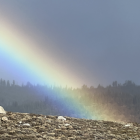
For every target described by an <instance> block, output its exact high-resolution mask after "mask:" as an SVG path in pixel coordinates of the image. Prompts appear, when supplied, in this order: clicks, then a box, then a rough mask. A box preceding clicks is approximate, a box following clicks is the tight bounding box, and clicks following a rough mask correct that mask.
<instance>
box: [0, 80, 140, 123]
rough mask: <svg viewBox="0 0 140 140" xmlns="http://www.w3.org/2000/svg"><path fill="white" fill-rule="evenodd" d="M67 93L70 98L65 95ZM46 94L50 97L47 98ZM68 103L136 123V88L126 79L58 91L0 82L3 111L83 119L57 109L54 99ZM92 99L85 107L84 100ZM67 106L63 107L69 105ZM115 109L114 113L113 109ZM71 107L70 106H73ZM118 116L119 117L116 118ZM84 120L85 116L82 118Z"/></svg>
mask: <svg viewBox="0 0 140 140" xmlns="http://www.w3.org/2000/svg"><path fill="white" fill-rule="evenodd" d="M68 94H70V96H68ZM50 95H54V96H53V98H51V96H50ZM68 98H70V100H71V106H72V101H73V100H74V98H77V100H76V101H77V104H81V101H84V103H83V104H81V106H82V108H92V107H93V106H94V108H95V110H94V111H95V112H96V113H95V115H97V114H100V116H102V114H107V113H108V111H109V114H107V115H109V116H112V117H114V118H115V117H116V120H117V121H131V122H139V123H140V108H139V106H140V85H136V84H135V83H134V82H132V81H130V80H128V81H126V82H124V83H123V84H118V83H117V81H114V82H113V83H112V84H111V85H108V86H106V87H103V86H101V85H100V84H99V85H98V87H96V88H95V87H93V86H91V87H88V86H87V85H83V86H81V88H75V89H73V88H68V87H65V88H62V87H55V86H52V87H48V86H47V85H39V84H38V85H32V84H31V83H30V82H27V84H25V85H22V86H19V85H17V84H15V81H13V82H12V83H10V82H9V81H6V80H3V79H1V80H0V105H1V106H3V107H4V108H5V110H7V111H12V112H26V113H35V114H44V115H64V116H71V117H78V116H81V117H82V118H85V117H86V113H87V112H83V113H82V114H80V115H79V114H76V112H73V110H71V111H67V107H66V105H65V107H64V106H59V103H58V102H57V100H59V99H61V100H62V101H63V100H68ZM88 99H90V100H93V102H91V104H90V105H89V104H88V103H87V102H86V100H88ZM69 105H70V104H67V106H69ZM113 106H115V108H116V109H115V110H113ZM73 107H74V106H73ZM118 114H119V116H118ZM86 118H87V117H86Z"/></svg>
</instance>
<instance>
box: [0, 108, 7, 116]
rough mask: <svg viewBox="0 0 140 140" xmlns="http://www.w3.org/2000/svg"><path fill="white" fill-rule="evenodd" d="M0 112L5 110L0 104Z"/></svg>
mask: <svg viewBox="0 0 140 140" xmlns="http://www.w3.org/2000/svg"><path fill="white" fill-rule="evenodd" d="M0 113H3V114H6V111H5V110H4V108H3V107H2V106H0Z"/></svg>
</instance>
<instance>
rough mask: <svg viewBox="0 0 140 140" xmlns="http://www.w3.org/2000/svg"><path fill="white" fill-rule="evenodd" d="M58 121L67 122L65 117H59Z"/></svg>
mask: <svg viewBox="0 0 140 140" xmlns="http://www.w3.org/2000/svg"><path fill="white" fill-rule="evenodd" d="M58 120H60V121H66V118H64V117H63V116H58Z"/></svg>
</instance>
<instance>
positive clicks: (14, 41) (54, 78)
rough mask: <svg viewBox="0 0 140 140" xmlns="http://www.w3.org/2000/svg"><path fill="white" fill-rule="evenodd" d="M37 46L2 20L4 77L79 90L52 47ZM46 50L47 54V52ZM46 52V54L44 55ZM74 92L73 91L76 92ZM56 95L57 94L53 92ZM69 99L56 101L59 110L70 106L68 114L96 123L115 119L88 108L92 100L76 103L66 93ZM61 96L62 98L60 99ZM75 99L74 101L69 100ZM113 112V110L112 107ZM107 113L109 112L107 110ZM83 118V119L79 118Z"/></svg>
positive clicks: (0, 59)
mask: <svg viewBox="0 0 140 140" xmlns="http://www.w3.org/2000/svg"><path fill="white" fill-rule="evenodd" d="M39 46H40V43H37V42H36V40H35V39H33V38H32V37H30V36H27V34H24V31H23V30H22V29H20V28H19V27H18V26H15V25H12V23H11V22H9V21H8V20H5V19H4V18H1V21H0V64H1V65H2V67H3V68H4V69H5V70H4V71H3V74H7V75H8V76H11V77H13V78H14V77H16V79H17V77H18V78H19V80H20V81H27V80H28V79H29V80H30V81H31V82H34V81H36V82H39V83H43V84H44V83H45V84H46V85H54V84H55V85H56V86H62V87H65V86H66V85H68V86H70V87H75V85H76V86H78V84H79V83H81V81H80V79H79V78H78V77H76V75H75V74H74V73H71V71H70V70H67V69H66V68H65V66H64V65H63V64H61V65H60V63H59V62H57V58H55V56H54V55H53V53H52V52H51V51H50V49H49V48H50V47H51V44H49V43H48V42H46V50H45V51H44V50H42V49H41V48H40V47H39ZM47 48H48V50H47ZM46 52H47V54H46ZM75 91H76V90H75ZM56 92H57V91H56ZM65 94H67V95H68V96H69V97H70V98H69V100H67V101H64V100H62V99H61V98H58V100H57V103H58V104H60V107H61V106H66V107H67V106H69V107H67V110H68V111H69V110H72V111H73V112H76V113H78V114H83V112H86V116H85V118H88V119H97V120H112V121H115V118H114V117H112V116H110V115H109V114H107V113H106V115H105V114H104V113H102V114H101V113H99V112H98V110H100V112H105V110H104V109H103V108H101V107H100V106H99V105H98V104H99V103H100V102H99V103H98V104H96V105H95V106H90V105H91V103H93V100H92V99H89V98H88V97H86V96H85V99H84V100H82V101H81V102H80V105H79V103H77V98H78V95H77V94H76V93H75V94H71V93H69V90H67V91H66V93H65ZM54 96H55V95H52V94H50V95H48V97H49V98H52V99H53V98H54ZM60 96H63V95H60ZM72 96H74V98H71V97H72ZM85 104H86V105H88V106H89V107H88V108H84V105H85ZM112 110H116V108H115V107H112ZM107 112H108V113H109V112H110V110H107ZM78 117H80V118H81V117H82V116H80V115H79V116H78Z"/></svg>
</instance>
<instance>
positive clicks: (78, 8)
mask: <svg viewBox="0 0 140 140" xmlns="http://www.w3.org/2000/svg"><path fill="white" fill-rule="evenodd" d="M139 15H140V1H139V0H135V1H132V0H123V1H122V0H100V1H99V0H49V1H48V0H0V16H3V17H6V18H7V19H8V20H9V21H11V22H12V23H13V24H15V25H17V26H18V27H20V28H22V29H24V30H25V31H27V33H28V35H30V33H31V32H32V30H34V32H36V33H38V35H35V36H36V38H37V36H39V37H40V38H41V40H42V43H41V45H40V49H44V48H45V47H46V45H45V43H44V42H45V41H46V40H49V42H50V44H51V43H52V44H53V45H52V46H51V47H50V48H49V50H50V51H51V53H52V54H54V55H55V58H56V59H57V60H58V61H59V63H61V64H63V65H64V67H65V68H66V69H69V71H71V73H73V74H75V75H77V77H81V78H82V79H83V80H82V81H81V83H80V84H82V83H83V84H84V83H85V84H87V85H89V86H90V85H93V86H97V85H98V84H99V83H100V84H101V85H103V86H106V85H109V84H111V83H112V82H113V81H115V80H117V81H118V83H124V82H125V81H126V80H132V81H133V82H135V83H136V84H140V66H139V60H140V18H139ZM0 18H1V17H0ZM31 34H32V33H31ZM40 34H41V35H40ZM36 38H35V39H36ZM43 40H44V42H43ZM46 51H47V49H46ZM0 66H1V67H2V65H0ZM0 69H2V68H0ZM0 77H2V78H4V79H10V77H8V75H7V74H5V75H0ZM10 80H11V79H10Z"/></svg>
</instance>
